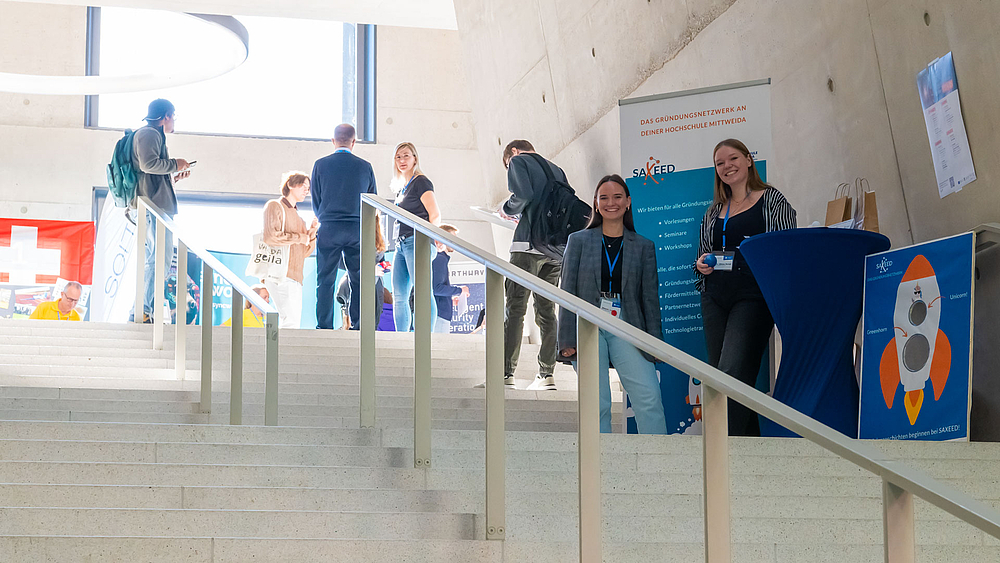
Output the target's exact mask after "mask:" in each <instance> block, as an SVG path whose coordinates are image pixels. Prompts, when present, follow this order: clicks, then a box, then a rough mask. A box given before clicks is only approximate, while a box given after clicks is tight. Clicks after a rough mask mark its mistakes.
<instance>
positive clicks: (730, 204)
mask: <svg viewBox="0 0 1000 563" xmlns="http://www.w3.org/2000/svg"><path fill="white" fill-rule="evenodd" d="M732 206H733V202H732V200H730V201H729V203H727V204H726V217H725V219H723V220H722V251H723V252H725V251H726V226H727V225H729V208H730V207H732Z"/></svg>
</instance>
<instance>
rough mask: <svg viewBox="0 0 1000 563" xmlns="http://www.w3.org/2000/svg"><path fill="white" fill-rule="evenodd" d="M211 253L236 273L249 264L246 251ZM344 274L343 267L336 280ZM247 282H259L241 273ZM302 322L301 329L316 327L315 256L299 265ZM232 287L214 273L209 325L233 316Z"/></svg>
mask: <svg viewBox="0 0 1000 563" xmlns="http://www.w3.org/2000/svg"><path fill="white" fill-rule="evenodd" d="M212 256H215V257H216V258H218V259H219V262H222V264H223V265H225V266H226V267H227V268H229V269H230V270H232V271H233V272H234V273H236V274H242V273H243V272H245V271H246V269H247V264H249V263H250V255H249V254H239V253H234V252H216V251H212ZM345 274H346V272H344V271H343V270H341V271H338V272H337V283H338V285H339V283H340V278H341V277H343V276H344V275H345ZM243 281H245V282H246V283H247V285H250V286H253V285H254V284H257V283H260V280H259V279H256V278H254V277H252V276H247V275H244V276H243ZM302 281H303V284H302V321H301V323H302V324H301V325H300V328H316V256H315V255H312V256H307V257H306V261H305V265H304V266H303V268H302ZM232 304H233V286H232V285H230V283H229V282H227V281H226V280H225V279H223V277H222V276H220V275H219V274H218V273H214V274H213V284H212V325H213V326H219V325H221V324H222V323H224V322H226V321H227V320H229V319H230V318H231V317H232V316H233V311H232V308H233V305H232ZM333 324H334V328H338V327H339V326H340V324H341V319H340V315H334V316H333Z"/></svg>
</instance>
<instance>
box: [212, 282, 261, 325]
mask: <svg viewBox="0 0 1000 563" xmlns="http://www.w3.org/2000/svg"><path fill="white" fill-rule="evenodd" d="M250 289H252V290H254V292H256V293H257V295H260V297H261V298H262V299H263V300H264V301H267V302H270V300H271V296H270V294H268V292H267V288H266V287H264V286H263V285H262V284H256V285H254V286H253V287H251V288H250ZM222 326H233V318H232V317H229V318H228V319H226V322H224V323H222ZM243 326H244V327H247V328H249V327H261V328H263V327H264V311H261V310H260V309H258V308H257V307H255V306H253V305H252V304H251V303H250V301H249V300H245V301H244V306H243Z"/></svg>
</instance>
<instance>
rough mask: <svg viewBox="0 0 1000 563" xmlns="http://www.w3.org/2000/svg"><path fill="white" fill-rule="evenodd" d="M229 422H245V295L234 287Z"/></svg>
mask: <svg viewBox="0 0 1000 563" xmlns="http://www.w3.org/2000/svg"><path fill="white" fill-rule="evenodd" d="M232 319H233V320H232V322H231V324H232V326H233V330H232V344H231V350H232V352H231V360H232V361H231V364H230V368H229V374H230V376H229V424H243V296H242V295H240V292H238V291H236V289H235V288H233V317H232Z"/></svg>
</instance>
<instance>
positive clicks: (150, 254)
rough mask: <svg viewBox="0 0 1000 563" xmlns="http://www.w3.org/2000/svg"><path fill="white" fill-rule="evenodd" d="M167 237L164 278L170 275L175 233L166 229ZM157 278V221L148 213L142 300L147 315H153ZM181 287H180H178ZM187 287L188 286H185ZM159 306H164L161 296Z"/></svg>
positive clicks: (164, 245) (164, 243)
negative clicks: (154, 282) (154, 283)
mask: <svg viewBox="0 0 1000 563" xmlns="http://www.w3.org/2000/svg"><path fill="white" fill-rule="evenodd" d="M164 232H166V234H167V236H166V237H164V239H163V261H164V267H163V277H164V279H166V278H167V276H168V275H169V274H170V263H171V261H172V260H173V257H174V233H172V232H170V230H169V229H164ZM155 278H156V219H154V218H153V215H152V214H151V213H149V212H148V211H147V212H146V271H145V277H144V278H143V283H144V294H143V299H142V311H143V313H145V314H147V315H152V314H153V280H154V279H155ZM178 287H180V286H178ZM185 287H186V286H185ZM159 306H160V307H162V306H163V295H160V303H159Z"/></svg>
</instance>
